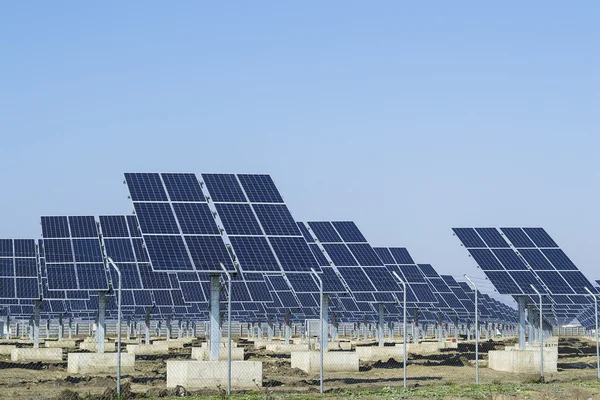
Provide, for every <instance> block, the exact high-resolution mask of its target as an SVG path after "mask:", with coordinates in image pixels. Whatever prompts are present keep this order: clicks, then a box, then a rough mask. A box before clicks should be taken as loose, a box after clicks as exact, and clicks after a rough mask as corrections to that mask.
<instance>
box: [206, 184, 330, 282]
mask: <svg viewBox="0 0 600 400" xmlns="http://www.w3.org/2000/svg"><path fill="white" fill-rule="evenodd" d="M202 180H203V182H204V184H205V190H206V194H207V197H208V198H210V199H212V200H213V201H214V202H211V203H210V206H211V207H214V210H213V211H214V213H215V215H216V217H217V220H218V221H221V223H222V225H223V231H224V237H225V240H226V241H229V243H230V244H231V249H232V252H233V253H234V254H235V257H236V260H237V261H238V262H239V267H240V270H241V271H242V272H244V273H254V272H256V273H260V272H282V273H283V272H287V273H296V272H305V273H307V272H310V270H311V269H315V270H320V267H319V265H318V264H317V262H316V260H315V257H314V255H313V253H312V251H311V250H310V249H309V247H308V245H307V243H306V240H305V238H304V236H302V232H301V231H300V230H299V228H298V225H297V224H296V222H295V221H294V219H293V217H292V215H291V213H290V212H289V210H288V208H287V206H286V205H285V203H284V202H283V198H282V197H281V195H280V194H279V191H278V190H277V187H276V186H275V183H274V182H273V180H272V179H271V177H270V176H269V175H248V174H239V175H234V174H202ZM213 192H214V193H213ZM240 203H243V204H240Z"/></svg>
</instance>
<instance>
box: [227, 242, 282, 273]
mask: <svg viewBox="0 0 600 400" xmlns="http://www.w3.org/2000/svg"><path fill="white" fill-rule="evenodd" d="M229 239H230V240H231V245H232V246H233V248H234V249H235V254H236V256H237V258H238V260H239V262H240V264H241V265H242V266H243V268H244V271H279V270H280V268H279V265H278V264H277V260H276V259H275V257H274V256H273V252H272V251H271V248H270V247H269V244H268V242H267V239H266V238H264V237H253V236H248V237H244V236H231V237H230V238H229Z"/></svg>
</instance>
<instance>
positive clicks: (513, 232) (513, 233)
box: [500, 228, 535, 248]
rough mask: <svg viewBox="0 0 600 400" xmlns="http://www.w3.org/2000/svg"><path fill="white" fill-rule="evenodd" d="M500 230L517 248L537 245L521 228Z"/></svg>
mask: <svg viewBox="0 0 600 400" xmlns="http://www.w3.org/2000/svg"><path fill="white" fill-rule="evenodd" d="M500 230H501V231H502V233H504V235H505V236H506V237H507V238H508V240H509V241H510V242H511V243H512V245H513V246H515V247H516V248H525V247H535V244H534V243H533V242H532V241H531V239H529V236H527V235H526V234H525V232H524V231H523V230H522V229H521V228H500Z"/></svg>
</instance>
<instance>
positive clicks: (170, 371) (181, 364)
mask: <svg viewBox="0 0 600 400" xmlns="http://www.w3.org/2000/svg"><path fill="white" fill-rule="evenodd" d="M177 385H181V386H183V387H184V388H186V389H188V390H196V389H203V388H209V389H215V388H217V387H218V386H221V387H227V361H195V360H192V361H180V360H167V387H168V388H172V387H175V386H177ZM231 386H232V387H233V388H236V389H255V388H256V387H257V386H258V387H262V362H259V361H232V362H231Z"/></svg>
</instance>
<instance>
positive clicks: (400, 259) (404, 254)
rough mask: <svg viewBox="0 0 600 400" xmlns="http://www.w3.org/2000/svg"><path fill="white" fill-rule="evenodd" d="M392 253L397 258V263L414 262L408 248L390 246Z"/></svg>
mask: <svg viewBox="0 0 600 400" xmlns="http://www.w3.org/2000/svg"><path fill="white" fill-rule="evenodd" d="M389 250H390V253H392V256H393V257H394V260H396V264H402V265H405V264H414V263H415V262H414V261H413V259H412V257H411V256H410V254H409V253H408V250H406V248H404V247H389Z"/></svg>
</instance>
